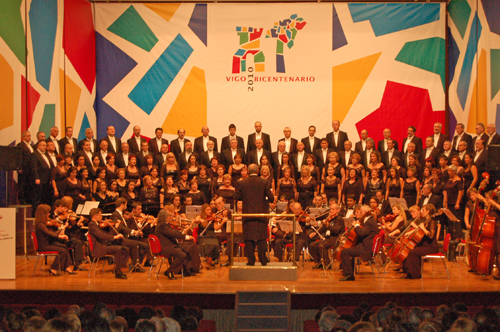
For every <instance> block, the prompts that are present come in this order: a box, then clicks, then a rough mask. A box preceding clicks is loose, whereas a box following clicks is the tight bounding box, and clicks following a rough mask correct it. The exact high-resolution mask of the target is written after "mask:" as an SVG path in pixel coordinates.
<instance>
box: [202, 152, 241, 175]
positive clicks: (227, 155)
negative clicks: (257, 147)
mask: <svg viewBox="0 0 500 332" xmlns="http://www.w3.org/2000/svg"><path fill="white" fill-rule="evenodd" d="M236 154H239V155H241V158H242V163H245V150H244V149H242V148H237V149H236ZM221 158H222V163H223V164H224V166H225V167H226V170H227V169H229V166H231V165H232V164H234V160H233V153H232V152H231V148H228V149H224V150H222V154H221ZM210 166H211V165H210Z"/></svg>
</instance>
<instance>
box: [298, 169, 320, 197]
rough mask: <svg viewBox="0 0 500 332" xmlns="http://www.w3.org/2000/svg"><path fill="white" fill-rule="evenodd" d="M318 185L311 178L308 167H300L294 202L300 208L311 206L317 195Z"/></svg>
mask: <svg viewBox="0 0 500 332" xmlns="http://www.w3.org/2000/svg"><path fill="white" fill-rule="evenodd" d="M317 188H318V184H317V182H316V179H314V178H313V177H312V176H311V172H310V171H309V167H308V166H302V169H301V170H300V178H299V180H298V181H297V194H296V195H295V200H296V201H297V202H298V203H300V205H301V206H305V207H307V206H309V205H311V204H312V200H313V198H314V196H316V195H317V194H318V191H317Z"/></svg>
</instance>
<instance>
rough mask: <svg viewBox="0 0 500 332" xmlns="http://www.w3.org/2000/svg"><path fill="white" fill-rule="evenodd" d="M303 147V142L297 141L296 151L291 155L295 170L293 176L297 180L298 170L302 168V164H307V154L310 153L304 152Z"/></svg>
mask: <svg viewBox="0 0 500 332" xmlns="http://www.w3.org/2000/svg"><path fill="white" fill-rule="evenodd" d="M306 138H307V137H306ZM320 142H321V141H320ZM304 149H305V144H304V142H303V141H301V142H298V143H297V153H295V154H294V155H292V164H293V166H294V167H295V169H296V170H297V171H296V172H295V177H296V179H295V180H297V179H298V178H299V177H300V170H301V169H302V166H304V165H307V154H311V153H306V151H305V150H304Z"/></svg>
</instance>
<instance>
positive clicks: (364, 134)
mask: <svg viewBox="0 0 500 332" xmlns="http://www.w3.org/2000/svg"><path fill="white" fill-rule="evenodd" d="M360 134H361V140H360V141H359V142H356V144H354V151H356V152H357V153H359V155H361V153H362V152H363V151H365V149H366V139H367V138H368V130H366V129H363V130H361V133H360Z"/></svg>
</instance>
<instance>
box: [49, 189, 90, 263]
mask: <svg viewBox="0 0 500 332" xmlns="http://www.w3.org/2000/svg"><path fill="white" fill-rule="evenodd" d="M65 197H68V198H69V199H70V200H73V199H72V198H71V197H69V196H65ZM70 212H71V214H70ZM54 219H56V220H58V221H59V222H61V224H62V225H63V226H62V227H61V228H59V229H60V230H62V233H63V234H66V235H67V236H68V240H67V241H66V243H65V244H66V246H67V247H68V248H71V249H73V250H74V259H75V261H74V262H73V264H74V268H73V269H74V270H75V271H78V270H82V271H88V270H87V269H85V268H84V267H82V266H80V263H81V262H82V261H83V258H84V257H83V241H82V238H83V237H84V234H83V232H82V229H81V227H82V226H83V220H84V219H85V218H83V217H80V218H78V216H76V215H74V212H73V211H68V208H67V206H66V205H65V204H64V203H63V201H62V200H61V199H58V200H56V201H55V202H54Z"/></svg>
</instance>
